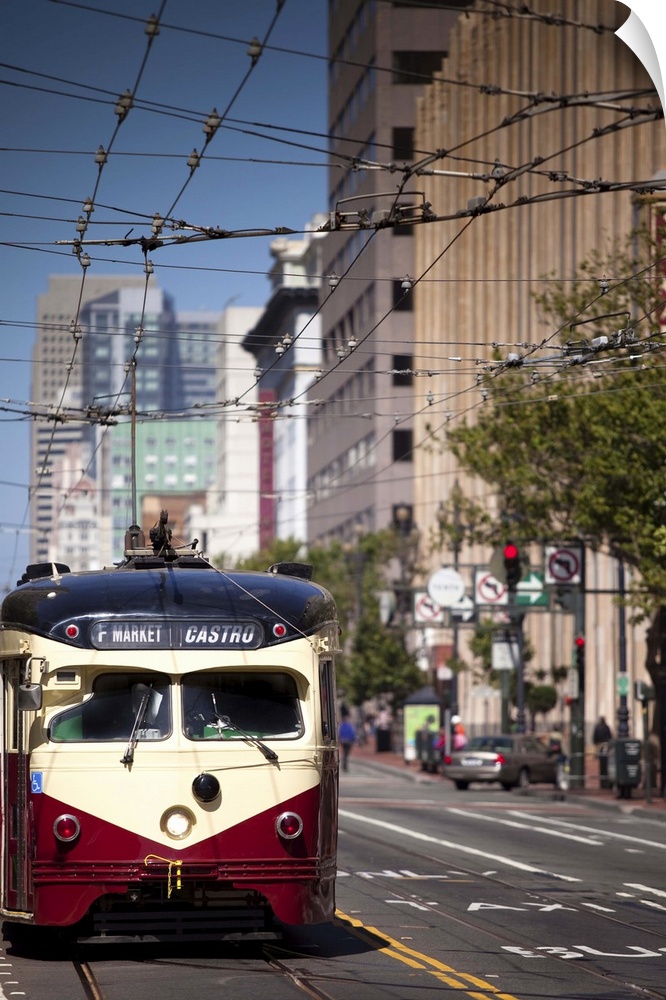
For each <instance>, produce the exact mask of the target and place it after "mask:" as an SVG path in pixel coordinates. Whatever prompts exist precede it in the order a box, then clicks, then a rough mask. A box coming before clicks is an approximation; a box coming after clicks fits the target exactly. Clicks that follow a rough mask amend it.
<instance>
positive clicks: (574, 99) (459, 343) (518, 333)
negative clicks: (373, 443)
mask: <svg viewBox="0 0 666 1000" xmlns="http://www.w3.org/2000/svg"><path fill="white" fill-rule="evenodd" d="M490 9H491V6H490V5H489V4H487V3H484V2H477V3H476V4H475V5H474V6H473V7H472V8H471V9H470V12H469V16H461V17H460V18H459V20H458V22H457V27H456V28H455V29H454V31H453V32H452V34H451V37H450V40H449V46H448V48H449V57H448V59H447V60H446V62H445V64H444V66H443V69H442V72H441V74H439V75H438V76H437V77H436V79H435V81H434V82H433V83H432V84H431V85H430V86H429V87H428V88H426V91H425V97H424V98H423V99H422V100H421V102H420V107H419V113H418V118H417V126H416V136H415V147H416V148H417V149H418V150H433V151H435V150H440V151H446V154H444V155H442V156H440V157H439V158H438V159H436V160H435V161H434V162H433V163H431V164H430V165H429V169H430V170H432V171H433V173H432V174H423V175H422V177H421V181H422V186H423V188H424V190H425V192H426V197H427V200H428V201H429V202H431V204H432V210H433V211H434V212H435V213H436V215H437V216H446V215H452V214H454V213H456V212H458V211H462V212H466V210H468V209H469V208H471V207H473V206H474V205H475V204H477V205H479V204H481V203H483V202H484V201H485V200H486V199H487V197H488V195H489V194H490V193H491V192H492V191H493V189H494V179H493V177H492V176H491V175H492V172H493V169H494V167H499V170H500V172H504V173H506V171H507V170H509V169H510V170H517V168H520V167H530V169H526V170H525V172H522V173H520V172H519V171H517V173H516V176H515V179H513V180H510V181H508V182H507V183H505V184H504V185H503V186H502V187H501V188H500V189H498V190H497V191H496V193H495V194H494V195H493V197H492V199H491V200H490V202H489V204H491V205H494V206H499V205H501V204H504V205H506V206H515V207H506V208H504V209H501V208H500V209H497V210H496V211H493V212H489V213H483V214H480V215H478V216H476V217H470V215H468V214H465V215H463V216H462V217H460V218H457V219H453V220H451V221H446V222H437V223H434V224H428V225H421V226H418V227H417V228H416V271H415V274H416V275H417V276H418V277H419V279H420V280H419V282H418V284H417V286H416V288H415V289H414V292H415V295H416V300H415V331H416V332H415V342H414V368H415V369H416V370H417V371H418V370H421V371H431V372H433V373H434V374H433V375H432V376H431V377H430V378H428V379H427V380H426V379H424V380H423V381H422V382H421V383H420V384H417V390H416V398H415V409H416V410H417V411H419V414H418V416H417V417H416V421H415V433H414V437H415V442H418V446H417V448H416V450H415V452H414V509H415V518H416V520H417V522H418V523H419V524H420V525H423V526H428V525H431V526H434V525H435V524H436V519H437V510H438V507H439V504H440V502H441V501H442V500H446V498H447V496H448V495H449V493H450V490H451V488H452V486H453V484H454V482H456V480H457V481H459V483H460V485H461V487H462V488H463V490H464V492H465V493H466V494H468V495H470V496H473V497H476V498H482V497H486V498H487V500H488V503H489V504H492V502H493V498H492V497H491V496H488V495H487V494H488V487H487V486H486V485H485V484H484V483H479V482H471V481H469V479H467V478H466V477H465V476H464V475H463V474H462V473H461V471H460V469H459V468H458V467H457V466H456V463H455V460H454V458H453V457H452V456H451V455H450V454H449V453H448V452H447V451H446V449H445V448H444V449H443V450H442V449H441V448H439V447H438V446H433V447H428V446H427V442H428V440H429V437H430V434H431V431H435V432H436V435H437V437H438V438H439V439H440V440H441V439H442V438H445V435H446V428H447V425H448V424H449V422H451V423H452V424H454V425H455V423H456V422H457V421H460V420H461V419H463V418H465V419H473V418H474V414H475V412H477V411H478V408H479V407H480V406H482V405H483V398H482V394H481V392H480V390H479V385H478V382H477V376H478V374H479V372H481V371H483V370H484V365H485V364H486V363H487V362H489V361H490V360H491V359H492V357H493V350H496V351H497V352H498V354H499V356H500V357H502V358H507V357H508V355H509V353H510V352H517V353H520V352H524V351H525V348H527V346H528V345H532V344H539V343H541V342H542V341H543V340H544V338H553V341H552V342H553V343H559V340H558V338H557V337H554V333H555V331H554V330H553V329H552V328H551V327H549V326H548V325H546V324H545V323H544V321H543V319H541V320H540V318H539V315H538V314H537V310H536V307H535V303H534V296H535V294H538V293H539V292H540V291H543V288H544V281H545V280H547V279H546V278H545V277H544V276H546V275H555V276H556V277H558V278H564V279H568V278H572V277H573V276H574V275H575V274H576V273H577V268H578V265H579V262H581V261H582V260H583V259H584V258H585V257H586V255H587V254H588V253H589V252H590V251H591V250H592V249H595V248H596V249H597V250H599V251H600V252H602V253H603V252H604V250H606V249H608V248H610V246H611V244H612V241H613V240H614V239H616V238H620V237H622V236H624V235H625V234H627V233H628V232H629V231H630V230H631V229H632V227H633V226H634V225H635V223H636V221H637V219H638V213H640V212H641V211H643V212H645V211H646V209H645V205H644V202H641V201H640V200H639V199H637V197H636V195H635V194H632V192H631V191H628V190H623V191H617V192H613V193H608V192H603V193H601V192H599V191H598V190H597V189H596V187H595V183H594V182H595V181H598V180H604V181H610V182H633V183H636V182H638V181H641V180H648V179H650V178H653V177H655V175H657V174H658V173H659V171H663V170H664V168H666V130H665V128H664V122H663V119H662V120H658V118H657V115H656V114H654V112H655V111H656V112H657V114H658V113H659V110H660V104H659V98H658V95H657V93H656V90H655V89H654V87H653V85H652V82H651V81H650V79H649V77H648V75H647V73H646V72H645V70H644V69H643V67H642V66H641V64H640V63H639V61H638V60H637V58H636V57H635V56H634V55H633V53H632V52H631V50H630V49H629V48H628V47H627V46H626V45H625V44H624V43H623V42H622V41H621V40H619V39H618V38H617V37H616V36H615V34H614V30H615V29H616V28H617V27H619V25H620V24H621V23H622V22H623V21H624V20H625V19H626V16H627V14H628V10H627V9H626V8H624V7H623V6H622V5H621V4H618V3H615V2H609V0H535V2H534V3H533V4H531V5H530V10H531V11H534V12H535V14H534V15H532V16H511V17H498V18H493V17H489V16H488V15H487V14H486V15H485V16H484V15H483V14H482V13H481V12H482V11H484V10H485V11H489V10H490ZM492 9H495V10H496V5H492ZM539 11H543V13H544V14H549V15H550V14H555V15H559V16H560V17H561V19H562V20H561V22H560V23H554V19H553V18H545V17H544V18H543V19H540V18H539V16H538V12H539ZM599 26H601V27H599ZM538 94H541V95H544V99H542V100H537V99H536V98H535V95H538ZM484 174H485V175H486V178H487V179H483V176H481V175H484ZM472 175H475V176H472ZM662 176H663V174H662ZM573 191H578V192H581V191H585V194H579V195H578V196H568V195H566V192H573ZM540 195H541V196H543V200H542V201H541V202H533V201H532V203H530V201H531V200H532V199H535V198H536V197H537V196H540ZM521 199H524V203H523V204H516V203H517V202H519V201H520V200H521ZM656 200H658V196H657V199H656ZM664 200H665V201H666V193H665V194H664ZM651 202H652V207H651V209H650V211H653V212H654V202H655V199H652V200H651ZM599 277H600V278H601V277H602V276H601V275H600V276H599ZM610 277H613V276H610ZM494 345H497V346H496V347H494ZM455 358H458V359H459V360H453V359H455ZM529 374H530V373H529V370H526V371H525V379H526V384H527V383H528V382H529ZM417 381H418V380H417ZM419 385H420V386H423V389H422V393H421V398H419V395H418V388H419ZM428 391H429V392H430V393H431V394H432V398H431V401H429V402H427V401H426V392H428ZM553 541H554V542H557V541H558V540H557V539H554V540H553ZM458 558H459V565H460V567H461V573H462V574H463V575H464V576H465V578H466V581H467V583H468V587H469V590H470V592H472V591H473V590H474V584H475V581H474V579H473V567H474V566H481V567H484V566H486V567H487V565H488V560H489V558H490V553H489V552H487V551H483V550H480V549H478V550H473V549H469V548H463V550H462V551H461V552H460V553H459V554H458ZM542 560H543V553H542V552H541V551H536V550H535V551H534V552H533V553H532V562H533V564H534V565H537V566H538V565H539V562H540V561H542ZM451 562H452V555H451V553H448V552H446V551H443V552H441V553H438V554H436V555H435V556H432V557H431V569H433V570H434V569H435V568H437V567H438V566H441V565H447V564H448V565H450V564H451ZM586 577H587V588H588V590H589V591H590V593H588V596H587V599H586V606H585V621H586V628H585V631H586V640H587V647H586V648H587V683H586V720H585V722H586V734H587V736H588V738H589V734H590V732H591V728H592V726H593V724H594V722H595V721H596V718H597V717H598V716H599V715H600V714H601V715H605V716H606V717H607V719H608V720H609V722H611V724H612V725H613V728H614V729H615V727H616V713H617V702H618V693H617V691H618V687H617V672H618V666H619V664H618V657H619V650H618V643H619V630H620V627H621V623H620V618H619V611H618V608H617V606H616V604H615V603H614V601H613V598H612V596H611V595H610V594H608V593H591V591H593V590H594V591H603V590H606V591H612V590H613V589H615V588H616V587H617V566H616V565H615V564H614V563H613V562H612V561H611V560H609V559H608V558H606V557H604V556H603V555H593V554H592V553H588V554H587V559H586ZM625 624H626V672H627V673H628V675H629V680H630V683H631V685H632V689H633V681H634V680H635V679H645V678H646V675H645V673H644V668H643V663H644V658H645V649H644V631H643V630H642V629H641V628H633V627H631V626H630V624H629V623H628V621H627V622H625ZM573 627H574V622H573V616H572V615H571V614H566V613H563V612H562V611H561V610H559V609H553V610H548V609H545V610H534V611H533V612H529V613H528V614H527V615H526V618H525V629H526V633H527V634H528V636H529V637H530V639H531V641H532V643H533V644H534V646H535V648H536V650H537V656H536V661H535V662H536V663H537V664H538V666H540V667H542V668H544V669H545V670H547V671H548V670H549V669H550V667H551V666H553V665H568V664H570V663H571V659H572V649H573V638H574V636H573ZM469 635H470V631H469V629H467V628H465V627H464V626H461V627H460V628H459V629H458V636H457V641H458V642H459V644H460V653H461V655H462V656H463V657H465V658H467V659H470V658H469V657H468V656H466V642H467V639H468V637H469ZM430 642H431V643H432V645H433V648H446V647H447V646H448V647H449V648H451V647H452V646H453V636H452V631H451V630H440V631H439V632H437V633H434V634H433V635H432V636H431V638H430ZM564 693H565V692H563V695H564ZM458 695H459V697H458V704H459V707H460V711H461V714H463V716H464V717H465V719H466V720H469V721H470V722H471V723H472V724H473V725H474V724H476V725H479V726H481V725H484V724H486V723H488V722H490V723H495V722H497V719H498V713H499V711H500V706H499V700H498V699H497V698H496V697H495V696H494V695H492V693H489V692H487V691H486V692H483V693H482V696H481V697H479V692H478V690H476V689H475V685H474V683H473V681H472V679H471V674H470V673H463V674H462V675H461V676H460V679H459V683H458ZM563 702H564V698H563ZM628 707H629V710H630V713H631V716H630V728H631V730H632V734H634V735H642V733H641V732H636V728H637V719H636V715H637V711H636V708H637V706H636V705H635V703H634V701H633V697H630V698H629V699H628ZM553 716H558V717H560V716H561V719H562V723H563V724H564V725H565V726H566V725H567V724H568V710H566V709H565V708H564V707H563V708H562V709H560V708H558V709H557V710H555V712H554V713H553ZM551 721H552V722H557V721H558V719H557V718H553V719H552V720H551Z"/></svg>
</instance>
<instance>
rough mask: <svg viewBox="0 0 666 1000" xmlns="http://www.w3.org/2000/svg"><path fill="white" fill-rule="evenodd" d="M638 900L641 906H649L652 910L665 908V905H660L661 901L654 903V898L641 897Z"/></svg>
mask: <svg viewBox="0 0 666 1000" xmlns="http://www.w3.org/2000/svg"><path fill="white" fill-rule="evenodd" d="M640 902H641V903H642V904H643V906H651V907H652V909H653V910H666V906H662V904H661V903H655V901H654V899H641V900H640Z"/></svg>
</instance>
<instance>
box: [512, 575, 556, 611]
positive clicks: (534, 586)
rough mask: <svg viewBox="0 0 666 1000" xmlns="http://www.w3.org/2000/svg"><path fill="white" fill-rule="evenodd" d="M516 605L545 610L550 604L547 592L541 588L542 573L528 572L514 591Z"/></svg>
mask: <svg viewBox="0 0 666 1000" xmlns="http://www.w3.org/2000/svg"><path fill="white" fill-rule="evenodd" d="M516 604H518V605H521V606H523V607H530V608H547V607H548V606H549V604H550V597H549V595H548V591H547V590H544V587H543V573H536V572H535V571H534V570H530V571H529V573H528V575H527V576H526V578H525V579H524V580H521V581H520V583H519V584H518V587H517V589H516Z"/></svg>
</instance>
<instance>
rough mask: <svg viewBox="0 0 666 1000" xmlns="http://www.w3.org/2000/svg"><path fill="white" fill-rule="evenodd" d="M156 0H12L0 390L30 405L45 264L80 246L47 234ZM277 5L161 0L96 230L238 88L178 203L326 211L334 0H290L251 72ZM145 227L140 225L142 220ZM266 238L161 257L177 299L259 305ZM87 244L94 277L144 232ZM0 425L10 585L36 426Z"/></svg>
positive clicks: (273, 218) (170, 164)
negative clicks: (125, 241)
mask: <svg viewBox="0 0 666 1000" xmlns="http://www.w3.org/2000/svg"><path fill="white" fill-rule="evenodd" d="M161 4H162V0H113V2H111V0H84V2H83V3H81V4H73V3H72V4H70V3H67V2H54V0H28V2H26V0H5V2H4V3H3V4H2V10H1V11H0V31H1V37H2V57H1V62H2V64H3V65H2V68H1V70H0V80H2V84H1V86H2V107H3V113H2V140H1V142H0V146H1V147H2V148H1V150H0V163H1V168H2V169H1V178H2V179H1V180H0V188H1V189H2V190H1V191H0V213H2V214H1V215H0V219H1V226H2V233H3V236H2V245H0V273H1V274H2V285H1V288H0V359H1V360H0V399H1V400H2V402H1V403H0V405H5V404H4V400H6V399H10V400H12V401H14V403H15V404H18V406H19V407H21V404H25V401H26V400H28V399H29V398H30V388H29V387H30V358H31V348H32V345H33V341H34V330H33V329H31V324H33V323H34V320H35V316H36V313H35V310H36V299H37V296H38V295H39V294H40V293H43V292H45V291H46V290H47V281H48V276H49V274H71V275H81V268H80V266H79V264H78V262H77V260H76V258H75V257H74V255H73V253H72V251H71V248H69V247H57V246H55V245H54V244H55V241H56V240H71V239H73V238H74V237H75V236H76V230H75V223H76V219H77V217H78V216H79V215H81V213H82V205H83V202H84V201H85V199H86V198H87V197H88V196H91V195H92V194H93V191H94V188H95V183H96V180H97V176H98V167H97V165H96V163H95V161H94V156H93V153H94V151H96V150H97V148H98V147H99V146H100V145H103V146H105V147H108V145H109V142H110V140H111V137H112V135H113V131H114V128H115V126H116V123H117V116H116V115H115V114H114V106H115V102H116V98H117V96H118V95H120V94H122V93H123V92H124V91H125V90H127V89H129V90H134V89H135V85H136V81H137V77H138V75H139V72H140V68H141V65H142V62H143V60H144V57H145V56H146V43H147V36H146V34H145V30H144V29H145V24H144V23H141V22H142V21H145V20H146V19H148V18H149V17H150V15H151V14H153V13H156V12H158V11H159V10H160V8H161ZM276 6H277V5H276V3H275V0H244V2H243V3H234V2H231V0H167V2H166V4H165V5H164V9H163V13H162V21H163V22H164V26H163V27H162V28H161V30H160V33H159V35H158V36H157V37H156V38H155V40H154V42H153V45H152V47H151V50H150V52H149V53H148V56H147V60H146V63H145V68H144V69H143V73H142V75H141V79H140V82H139V84H138V87H137V88H136V94H137V98H138V99H139V100H140V101H141V100H142V101H146V102H154V104H155V107H156V111H155V112H153V111H147V110H143V109H141V108H140V107H138V106H137V107H135V108H134V109H133V110H132V111H131V112H130V113H129V115H128V116H127V118H126V120H125V122H124V123H123V124H122V126H121V128H120V129H119V131H118V135H117V138H116V139H115V141H114V144H113V147H112V150H111V155H110V157H109V162H108V166H107V167H105V169H104V171H103V172H102V175H101V179H100V184H99V189H98V192H97V195H96V198H95V201H96V204H97V206H98V207H96V209H95V212H94V213H93V216H92V221H93V222H94V223H96V225H95V226H94V227H92V228H91V230H90V231H89V234H88V235H90V236H92V237H93V238H100V237H102V236H104V237H106V236H107V235H109V236H113V237H123V236H124V235H125V234H126V233H127V231H128V230H129V229H131V228H132V226H133V223H134V222H135V221H136V219H137V218H139V216H138V215H137V213H141V214H142V215H144V216H145V215H148V216H152V214H153V213H154V212H158V211H159V212H160V213H161V214H162V215H165V214H166V213H167V211H168V209H169V208H170V207H171V205H172V204H173V202H174V199H175V198H176V197H177V195H178V193H179V191H180V190H181V187H182V185H183V183H184V182H185V181H186V179H187V177H188V174H189V168H188V167H187V159H188V156H189V155H190V152H191V151H192V149H193V148H196V149H197V150H199V151H201V150H202V147H203V142H204V140H205V136H204V133H203V130H202V125H203V121H204V120H205V118H206V117H207V116H208V114H209V112H210V111H211V110H212V109H213V108H214V107H215V108H217V111H218V112H219V113H220V114H223V112H224V111H225V110H226V109H227V107H228V106H229V104H230V102H232V106H231V107H230V109H229V112H228V118H226V119H225V125H226V126H227V127H222V128H220V129H219V130H218V132H217V134H216V135H215V138H214V140H213V141H212V142H211V143H210V145H209V147H208V150H207V155H206V158H205V159H204V160H203V161H202V163H201V166H200V167H199V168H198V169H197V170H196V171H195V174H194V177H193V179H192V181H191V182H190V184H189V185H188V186H187V188H186V190H185V192H184V193H183V195H182V197H181V198H180V200H179V201H178V203H177V206H176V207H175V209H174V212H173V216H174V217H176V218H183V219H185V220H187V221H188V222H191V223H194V224H197V225H210V226H219V227H222V228H224V229H231V230H235V229H251V228H255V227H259V228H274V227H276V226H288V227H290V228H293V229H302V228H303V227H304V225H305V223H306V222H307V221H308V220H309V219H310V218H311V216H312V215H313V214H314V213H315V212H318V211H325V210H326V170H325V167H324V164H325V163H326V162H327V157H326V155H325V150H326V141H325V139H324V138H323V133H325V132H326V118H327V115H326V87H327V64H326V17H327V3H326V0H286V2H285V4H284V7H283V9H282V11H281V12H280V14H279V16H278V17H277V19H276V22H275V27H274V29H273V31H272V33H271V34H270V37H269V39H268V42H267V46H266V48H265V49H264V52H263V54H262V56H261V57H260V58H259V60H258V61H257V64H256V66H255V68H254V69H253V71H252V73H251V74H250V76H249V78H248V79H247V80H246V81H245V83H244V84H243V81H244V78H245V76H246V74H247V71H248V69H249V68H250V66H251V59H250V57H249V56H248V54H247V49H248V42H249V41H250V40H251V39H252V38H254V37H257V38H259V39H264V38H265V36H266V32H267V31H268V30H269V27H270V25H271V22H272V20H273V17H274V15H275V12H276ZM103 11H113V13H114V14H116V15H118V14H119V15H124V16H122V17H118V16H109V14H108V13H102V12H103ZM169 26H173V27H169ZM177 28H181V29H186V30H176V29H177ZM39 74H43V75H41V76H40V75H39ZM241 84H243V86H242V89H241V91H240V93H238V94H237V96H235V95H236V92H237V90H238V88H239V87H240V86H241ZM67 95H70V96H67ZM246 122H248V123H256V124H245V123H246ZM268 125H272V126H280V127H282V128H283V129H285V130H288V129H297V130H303V134H299V132H290V131H280V130H276V129H275V128H273V129H270V128H268V127H267V126H268ZM309 133H312V134H309ZM315 133H318V134H315ZM277 140H281V141H277ZM130 153H131V154H135V155H131V156H130V155H123V154H130ZM306 164H307V165H306ZM13 192H15V193H13ZM102 205H106V206H112V208H113V209H118V210H122V211H113V210H111V208H103V207H101V206H102ZM105 222H108V223H109V224H108V225H101V224H102V223H105ZM148 234H149V230H146V229H144V230H143V231H141V230H140V229H136V228H135V229H134V234H133V235H148ZM8 243H19V244H28V246H8V245H7V244H8ZM269 243H270V239H269V238H265V237H261V238H257V239H238V240H236V239H235V240H230V241H225V242H215V243H210V242H207V243H201V244H196V245H193V246H189V247H178V248H170V249H163V250H161V251H157V252H155V253H153V254H152V255H151V257H152V259H153V262H154V265H155V269H156V274H157V276H158V281H159V284H160V286H161V287H162V288H164V289H166V290H167V291H169V292H170V293H171V294H172V295H173V296H174V297H175V301H176V306H177V308H178V309H181V310H185V309H214V310H218V309H222V308H223V307H224V304H225V303H226V302H227V301H228V300H229V299H230V298H231V297H232V296H237V298H236V300H235V301H236V304H237V305H262V304H264V303H265V302H266V300H267V299H268V297H269V294H270V286H269V282H268V280H267V278H266V275H265V272H266V270H267V268H268V266H269V265H270V262H271V258H270V254H269ZM89 253H90V256H91V257H92V258H93V263H92V265H91V267H92V268H93V269H94V271H95V273H97V274H117V275H122V274H137V273H138V274H142V273H143V272H142V265H143V256H142V253H141V251H140V250H139V248H137V247H132V248H129V247H113V248H100V249H95V250H93V249H89ZM167 265H168V266H167ZM207 269H211V270H207ZM91 273H92V271H91ZM74 306H75V304H74ZM24 408H25V406H24V405H23V409H24ZM0 434H1V435H2V441H3V444H4V448H3V453H4V454H5V456H6V459H8V460H6V461H5V462H3V470H2V472H1V473H0V497H1V498H2V506H1V513H0V589H2V588H3V587H4V585H5V584H6V583H10V584H12V585H13V583H14V582H15V580H16V579H17V578H18V576H20V574H21V573H22V572H23V569H24V566H25V564H26V562H27V558H28V536H27V529H28V528H29V522H28V520H27V517H26V518H25V520H24V515H25V511H26V505H27V486H28V482H29V472H30V470H29V468H28V464H29V463H28V441H29V424H28V423H27V422H26V420H25V419H20V418H18V417H16V416H14V415H12V414H8V413H6V412H2V411H0Z"/></svg>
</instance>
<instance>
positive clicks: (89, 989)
mask: <svg viewBox="0 0 666 1000" xmlns="http://www.w3.org/2000/svg"><path fill="white" fill-rule="evenodd" d="M72 965H73V966H74V969H75V970H76V974H77V976H78V977H79V980H80V982H81V985H82V986H83V995H84V996H85V998H86V1000H106V995H105V993H104V990H103V989H102V987H101V986H100V985H99V983H98V982H97V977H96V976H95V973H94V972H93V970H92V968H91V967H90V965H89V963H88V962H86V961H85V959H82V958H79V957H77V956H74V957H73V958H72Z"/></svg>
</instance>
